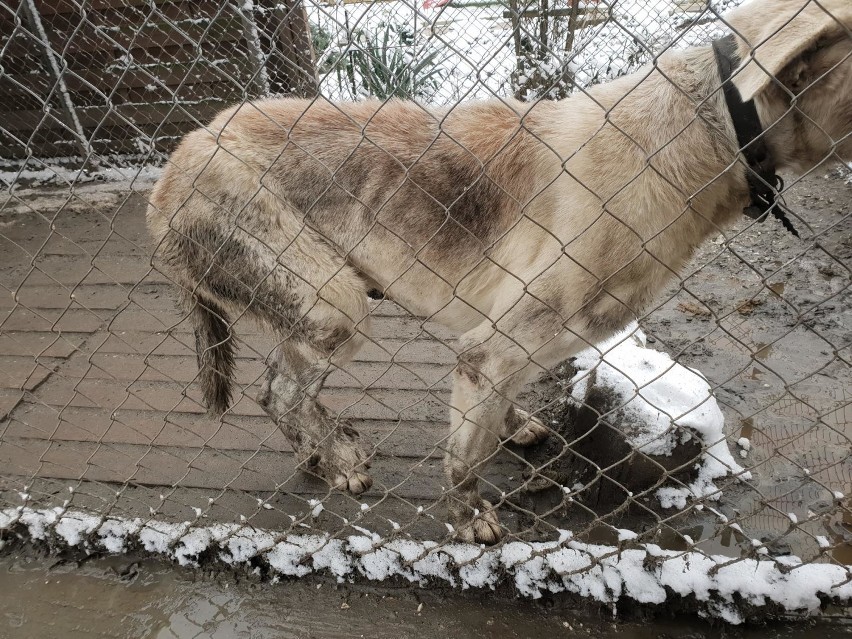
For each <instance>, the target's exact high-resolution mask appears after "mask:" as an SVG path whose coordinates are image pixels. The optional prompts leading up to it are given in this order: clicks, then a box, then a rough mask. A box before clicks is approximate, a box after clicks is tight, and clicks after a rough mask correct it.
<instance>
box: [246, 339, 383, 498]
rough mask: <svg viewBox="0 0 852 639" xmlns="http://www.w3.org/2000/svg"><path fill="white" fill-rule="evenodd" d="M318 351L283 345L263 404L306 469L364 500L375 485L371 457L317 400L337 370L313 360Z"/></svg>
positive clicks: (352, 432) (271, 369) (351, 431)
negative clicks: (325, 383) (370, 469)
mask: <svg viewBox="0 0 852 639" xmlns="http://www.w3.org/2000/svg"><path fill="white" fill-rule="evenodd" d="M312 350H313V349H312V348H311V347H309V346H308V345H305V344H298V343H296V344H293V343H286V342H285V343H283V344H281V345H280V346H279V347H278V349H277V361H276V362H274V363H273V364H272V365H271V366H270V367H269V370H268V371H267V375H266V380H265V381H264V383H263V385H262V386H261V389H260V392H259V393H258V396H257V402H258V404H259V405H260V406H261V407H262V408H263V410H264V411H266V413H267V414H268V415H269V416H270V417H271V418H272V419H273V420H274V421H275V423H276V424H277V425H278V427H279V428H280V429H281V431H282V432H283V433H284V434H285V435H286V436H287V439H288V440H289V441H290V443H291V445H292V446H293V450H294V452H295V454H296V458H297V460H298V461H299V463H300V464H301V465H303V467H304V468H305V470H308V471H309V472H312V473H314V474H317V475H319V476H321V477H322V478H324V479H325V480H326V481H328V482H329V484H331V485H332V486H333V487H335V488H339V489H341V490H348V491H349V492H350V493H352V494H354V495H358V494H360V493H362V492H364V491H365V490H367V489H368V488H370V486H371V485H372V483H373V481H372V479H371V478H370V476H369V475H368V474H367V472H366V470H367V468H368V467H369V463H368V461H367V456H366V455H365V453H364V451H363V448H362V447H361V445H360V444H359V443H358V432H357V431H356V430H355V429H354V428H352V426H351V425H350V424H349V422H347V421H345V420H342V419H337V418H335V417H334V416H333V415H331V414H330V413H329V411H328V410H327V409H326V408H325V407H324V406H323V405H322V404H320V403H319V402H318V401H317V395H318V394H319V392H320V389H321V388H322V385H323V383H324V382H325V379H326V378H327V377H328V375H329V373H330V372H331V370H332V367H331V365H330V364H329V361H328V360H327V359H320V360H314V361H311V359H312V358H311V357H310V355H311V354H312V353H311V351H312ZM306 351H307V353H308V356H307V357H306V356H305V353H306Z"/></svg>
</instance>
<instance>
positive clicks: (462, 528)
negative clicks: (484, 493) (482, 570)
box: [453, 499, 503, 546]
mask: <svg viewBox="0 0 852 639" xmlns="http://www.w3.org/2000/svg"><path fill="white" fill-rule="evenodd" d="M453 519H454V520H455V529H456V535H457V536H458V538H459V540H460V541H464V542H467V543H471V544H486V545H488V546H490V545H493V544H496V543H497V542H498V541H500V539H501V538H502V537H503V529H502V528H501V526H500V519H499V518H498V517H497V511H496V510H495V509H494V507H493V506H492V505H491V504H490V503H489V502H487V501H485V500H484V499H482V500H480V502H479V506H478V507H477V508H474V509H473V510H470V509H469V508H465V511H464V513H463V514H461V515H456V517H453Z"/></svg>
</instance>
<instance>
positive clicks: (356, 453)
mask: <svg viewBox="0 0 852 639" xmlns="http://www.w3.org/2000/svg"><path fill="white" fill-rule="evenodd" d="M357 437H358V433H357V431H355V430H354V429H353V428H351V427H350V426H348V425H347V426H343V427H341V428H340V429H338V430H336V431H335V432H334V433H332V434H331V435H329V436H328V437H327V438H326V440H325V441H323V442H321V443H319V444H317V445H315V446H313V447H311V450H310V452H309V454H308V455H304V459H305V461H304V462H303V463H304V464H305V466H306V467H307V470H308V471H309V472H311V473H313V474H314V475H319V476H320V477H322V478H323V479H324V480H325V481H327V482H328V483H329V484H330V485H331V486H332V487H333V488H336V489H338V490H342V491H346V492H349V493H351V494H353V495H360V494H361V493H363V492H365V491H367V490H369V489H370V487H371V486H372V485H373V479H372V477H370V475H368V474H367V469H368V468H369V467H370V463H369V462H368V461H367V456H366V455H365V454H364V450H363V449H362V448H361V446H360V444H358V442H357V441H355V440H356V438H357Z"/></svg>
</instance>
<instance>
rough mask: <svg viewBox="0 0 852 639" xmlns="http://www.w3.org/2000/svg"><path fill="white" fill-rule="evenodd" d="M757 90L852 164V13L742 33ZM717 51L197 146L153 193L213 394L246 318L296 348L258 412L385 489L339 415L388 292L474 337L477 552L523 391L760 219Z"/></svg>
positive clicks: (776, 127)
mask: <svg viewBox="0 0 852 639" xmlns="http://www.w3.org/2000/svg"><path fill="white" fill-rule="evenodd" d="M727 20H728V22H729V24H730V25H731V26H732V28H733V30H734V31H735V33H737V35H738V36H739V37H740V40H739V48H740V53H741V57H742V59H743V60H744V63H743V65H742V66H741V68H740V69H739V70H738V72H737V75H736V77H735V84H736V85H737V86H738V88H739V89H740V91H741V93H742V94H743V96H744V97H745V98H746V99H750V98H754V99H755V101H756V104H757V108H758V112H759V115H760V117H761V120H762V122H763V124H764V128H765V130H766V133H765V135H766V140H767V144H768V147H769V149H770V150H771V152H772V153H773V155H774V157H775V158H776V161H777V163H778V165H779V168H781V169H787V170H791V171H795V172H798V173H801V172H805V171H808V170H810V169H812V168H813V167H815V166H817V165H819V164H821V163H823V162H826V161H833V160H837V159H843V160H845V161H849V160H852V139H850V131H852V59H850V56H852V34H850V27H852V3H850V2H849V1H848V0H820V2H818V3H817V2H816V1H812V2H808V1H807V0H754V1H753V2H750V3H749V4H747V5H745V6H743V7H741V8H740V9H738V10H736V11H734V12H732V13H731V14H730V15H729V16H728V18H727ZM719 87H720V78H719V77H718V72H717V68H716V63H715V60H714V57H713V53H712V50H711V48H710V47H709V46H706V47H700V48H694V49H690V50H686V51H669V52H667V53H665V54H663V55H662V56H661V57H660V58H659V59H658V60H657V62H656V63H655V64H654V65H653V66H649V67H647V68H644V69H642V70H640V71H639V72H637V73H635V74H633V75H630V76H627V77H624V78H621V79H619V80H616V81H614V82H611V83H609V84H606V85H602V86H598V87H595V88H593V89H591V90H590V91H589V92H588V93H587V94H583V93H578V94H577V95H575V96H573V97H570V98H568V99H565V100H562V101H559V102H538V103H536V104H523V103H520V102H517V101H514V100H491V101H486V102H474V103H466V104H461V105H457V106H454V107H453V108H451V109H446V108H431V107H429V108H427V107H424V106H421V105H419V104H416V103H413V102H403V101H398V100H392V101H389V102H387V103H380V102H376V101H365V102H360V103H356V104H332V103H329V102H327V101H324V100H323V99H317V100H315V101H305V100H297V99H277V100H263V101H258V102H254V103H247V104H241V105H239V106H237V107H234V108H231V109H229V110H227V111H225V112H223V113H222V114H220V115H219V116H218V117H217V118H216V119H215V120H214V121H213V122H212V123H211V124H210V126H209V127H206V128H203V129H199V130H197V131H195V132H194V133H191V134H190V135H188V136H187V137H186V138H185V139H184V140H183V142H182V143H181V144H180V146H179V147H178V149H177V150H176V151H175V152H174V154H173V155H172V158H171V160H170V162H169V166H168V168H167V169H166V171H165V173H164V175H163V177H162V178H161V180H160V181H159V183H158V184H157V186H156V188H155V189H154V192H153V194H152V197H151V206H150V209H149V212H148V220H149V224H150V228H151V231H152V233H153V235H154V236H155V238H156V239H157V241H158V243H159V245H158V251H157V260H158V261H157V264H158V265H159V266H160V268H162V269H163V270H165V271H166V272H167V273H168V274H169V275H170V276H171V277H172V278H173V279H174V280H175V281H176V282H177V283H178V285H179V286H180V287H181V289H182V299H183V300H184V303H185V305H186V308H187V310H188V311H190V312H191V313H192V316H193V318H194V321H195V324H196V330H197V334H198V339H197V345H198V350H199V365H200V366H201V374H200V380H201V382H202V386H203V389H204V394H205V398H206V400H207V402H208V404H209V405H210V407H211V409H212V410H214V411H221V410H224V409H225V406H226V404H227V401H228V396H229V388H230V375H231V359H230V358H232V347H233V344H232V340H233V336H232V335H231V330H230V322H232V321H233V320H234V319H235V318H237V317H241V316H243V315H249V316H251V317H254V318H255V319H258V320H259V321H261V322H262V323H263V324H264V325H266V326H267V327H268V328H269V329H270V330H271V331H274V332H275V333H276V334H277V335H278V337H279V339H280V346H279V347H278V349H277V354H276V361H275V362H274V363H273V364H272V365H271V366H270V370H269V374H268V376H267V380H266V382H265V384H264V386H263V389H262V391H261V393H260V395H259V397H258V402H259V403H260V404H261V406H263V407H264V409H265V410H266V411H267V413H268V414H269V415H270V416H271V417H272V418H273V419H275V420H276V421H277V423H278V424H279V425H280V426H281V428H282V429H283V431H284V432H285V433H286V434H287V436H288V438H289V439H290V441H291V442H292V444H293V447H294V449H295V450H296V453H297V454H298V455H299V456H300V458H301V459H302V460H303V461H304V462H305V463H306V464H307V465H308V466H309V467H310V468H312V469H313V470H314V472H317V473H318V474H320V475H322V476H323V477H325V478H326V479H327V480H328V481H329V482H330V483H332V484H333V485H335V486H339V487H341V488H346V489H348V490H349V491H351V492H353V493H355V494H357V493H360V492H362V491H363V490H366V489H367V488H369V486H370V483H371V480H370V478H369V475H367V473H366V469H367V467H368V458H367V456H366V455H365V454H364V452H363V451H362V449H361V447H360V446H359V444H358V443H357V433H355V431H354V430H353V429H352V428H351V427H350V426H348V425H347V424H343V423H341V422H340V421H339V420H337V419H335V418H334V417H333V416H331V415H329V414H328V412H327V411H326V410H325V409H324V408H323V407H322V405H321V404H319V403H318V402H317V401H316V397H317V393H318V392H319V390H320V388H321V386H322V382H323V381H324V379H325V377H326V376H327V374H328V372H329V371H330V370H331V368H332V367H333V366H334V365H340V364H343V363H345V362H346V361H348V360H349V359H351V357H352V356H353V355H354V353H355V352H356V351H357V349H358V348H359V347H360V345H361V344H362V343H363V342H364V341H365V340H366V339H368V338H369V314H368V304H367V291H368V290H369V289H370V288H373V287H378V288H379V289H381V290H382V291H383V292H384V293H385V295H386V296H387V297H389V298H391V299H393V300H395V301H397V302H398V303H399V304H401V305H402V306H403V307H405V308H406V309H407V310H409V311H410V312H412V313H414V314H416V315H419V316H421V317H429V318H431V319H432V320H434V321H438V322H441V323H443V324H445V325H447V326H449V327H451V328H453V329H455V330H457V331H459V332H460V333H462V339H461V346H462V348H461V352H460V355H459V364H458V366H457V367H456V370H455V373H454V384H453V393H452V409H451V429H450V435H449V437H448V440H447V454H446V468H447V476H448V478H449V481H450V482H451V486H452V488H451V490H450V491H449V493H448V503H449V511H450V516H451V519H452V521H453V522H454V523H455V524H456V528H457V530H458V532H459V535H460V537H461V538H462V539H465V540H469V541H473V540H475V541H480V542H484V543H492V542H495V541H497V540H498V539H499V538H500V536H501V528H500V526H499V523H498V520H497V516H496V513H495V510H494V508H493V507H492V505H491V504H489V503H488V502H486V501H485V500H483V499H482V498H481V497H480V495H479V492H478V488H477V484H478V480H477V474H481V472H482V470H483V468H484V465H485V464H487V463H488V461H489V460H490V459H491V457H493V455H494V453H495V452H496V451H497V449H498V446H499V445H500V442H501V441H504V440H506V439H509V438H511V439H512V440H513V441H515V442H517V443H520V444H529V443H533V442H535V441H538V440H540V439H541V438H542V437H544V436H546V435H547V433H548V430H547V428H546V427H545V426H544V425H543V424H542V423H541V422H540V421H538V420H537V419H535V418H530V416H529V415H528V414H526V413H524V412H522V411H520V410H519V409H518V408H516V407H515V405H514V401H513V400H514V399H515V396H516V395H517V393H518V391H519V390H520V388H521V387H522V386H523V384H524V383H526V381H527V380H528V379H529V378H530V377H531V376H532V375H534V374H535V373H536V372H538V371H541V370H543V369H547V368H548V367H551V366H553V365H554V364H556V363H557V362H559V361H561V360H564V359H565V358H567V357H570V356H571V355H574V354H576V353H577V352H578V351H580V350H581V349H583V348H584V347H586V346H587V345H588V344H592V343H596V342H599V341H600V340H602V339H604V338H606V337H608V336H610V335H611V334H613V332H615V331H617V330H618V329H620V328H621V327H623V326H624V325H625V324H627V323H628V322H629V321H630V320H631V319H633V318H635V317H636V316H638V315H641V314H642V313H643V312H644V310H645V309H647V308H648V306H649V304H650V303H651V302H652V301H653V299H654V298H655V296H656V295H657V294H658V293H659V292H660V291H661V289H662V288H663V287H664V286H665V285H666V284H667V283H668V282H669V281H670V280H671V278H673V277H675V276H676V275H677V274H678V273H679V272H680V270H681V269H682V267H683V266H684V265H685V263H686V262H687V261H688V260H689V259H690V257H691V256H692V254H693V252H694V251H695V249H696V247H698V246H699V245H700V244H701V243H702V242H703V241H704V240H705V239H706V238H707V237H708V236H710V235H712V234H715V233H717V232H718V231H719V230H720V229H722V228H724V227H725V226H726V225H728V224H730V223H731V222H732V221H733V220H735V219H737V217H738V216H739V214H740V212H741V211H742V209H743V207H744V206H745V205H747V204H748V192H747V186H746V180H745V168H744V166H743V165H742V163H740V162H737V161H736V159H737V151H738V150H737V145H736V142H735V139H736V138H735V134H734V130H733V125H732V123H731V120H730V117H729V115H728V112H727V109H726V107H725V103H724V98H723V95H722V93H721V91H719Z"/></svg>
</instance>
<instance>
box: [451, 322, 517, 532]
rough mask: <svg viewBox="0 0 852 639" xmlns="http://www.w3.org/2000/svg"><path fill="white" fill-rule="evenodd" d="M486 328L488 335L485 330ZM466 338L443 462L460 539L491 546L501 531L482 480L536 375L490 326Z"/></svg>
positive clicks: (510, 343)
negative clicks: (517, 403) (518, 400)
mask: <svg viewBox="0 0 852 639" xmlns="http://www.w3.org/2000/svg"><path fill="white" fill-rule="evenodd" d="M483 329H484V330H483ZM483 329H474V330H473V331H471V332H470V333H468V334H467V335H465V336H464V337H463V338H462V343H463V344H464V345H465V350H464V352H463V353H462V354H461V355H460V356H459V362H458V365H457V366H456V369H455V371H454V373H453V396H452V408H451V417H450V435H449V438H448V442H447V453H446V457H445V460H444V465H445V470H446V474H447V478H448V480H449V482H450V490H449V492H448V494H447V499H448V511H449V517H450V522H451V523H452V524H453V526H454V527H455V529H456V531H457V532H458V536H459V538H460V539H461V540H463V541H467V542H475V543H483V544H493V543H496V542H497V541H499V540H500V538H501V537H502V536H503V531H502V529H501V527H500V522H499V519H498V517H497V513H496V510H495V507H494V506H492V504H491V503H489V502H488V501H486V500H485V499H483V498H482V496H481V495H480V494H479V478H480V476H482V475H483V474H484V472H485V469H486V468H487V466H488V464H489V463H490V462H491V460H492V459H493V457H494V455H495V454H496V453H497V449H498V447H499V446H500V443H501V441H502V440H503V439H505V438H506V437H507V432H506V430H507V425H506V420H507V414H508V413H510V411H513V410H514V408H513V405H512V401H513V400H514V398H515V396H516V395H517V393H518V391H519V390H520V388H521V387H522V386H523V384H524V383H525V382H526V381H527V379H528V377H529V376H530V375H531V374H532V371H533V367H532V366H530V363H529V360H528V357H527V355H526V353H524V351H523V350H522V349H521V348H519V347H518V346H517V345H516V344H514V343H513V342H512V341H511V340H510V339H508V338H507V337H505V336H503V335H500V334H492V335H490V336H489V337H488V339H487V340H485V341H483V342H481V343H477V342H478V340H477V339H476V338H477V337H480V336H481V333H483V332H487V333H491V332H492V330H491V326H490V324H489V326H488V327H487V328H485V327H483Z"/></svg>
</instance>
